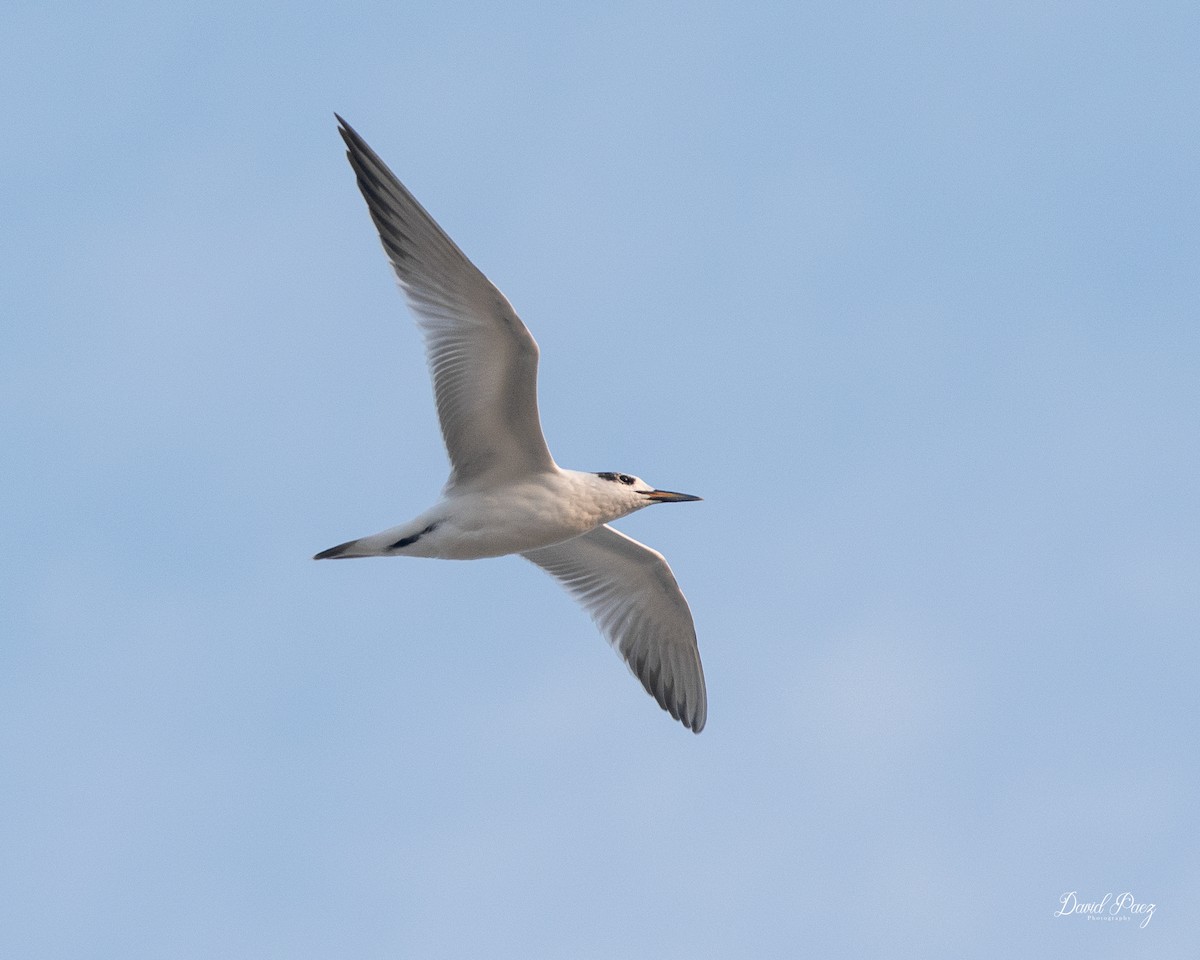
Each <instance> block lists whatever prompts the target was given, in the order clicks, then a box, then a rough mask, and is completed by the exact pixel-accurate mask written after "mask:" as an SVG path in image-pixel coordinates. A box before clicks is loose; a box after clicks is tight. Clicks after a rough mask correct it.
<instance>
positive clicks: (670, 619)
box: [313, 117, 708, 733]
mask: <svg viewBox="0 0 1200 960" xmlns="http://www.w3.org/2000/svg"><path fill="white" fill-rule="evenodd" d="M337 120H338V123H339V124H340V127H339V131H338V132H339V133H341V135H342V139H343V140H345V142H346V147H347V148H348V149H347V153H346V156H347V157H348V158H349V160H350V165H351V166H352V167H353V168H354V172H355V174H356V175H357V177H358V187H359V189H360V190H361V191H362V195H363V197H364V198H365V199H366V201H367V207H368V209H369V210H370V213H371V219H372V220H374V221H375V226H376V228H377V229H378V230H379V238H380V240H381V241H382V242H383V247H384V250H385V252H386V253H387V256H388V259H389V260H390V261H391V264H392V268H393V269H394V270H395V273H396V277H397V279H398V280H399V282H400V287H401V289H402V290H403V291H404V293H405V295H406V296H407V299H408V303H409V305H410V306H411V307H412V310H413V312H414V313H415V314H416V317H417V323H418V325H419V326H420V328H421V332H422V334H423V335H424V338H425V349H426V353H427V359H428V361H429V366H430V369H431V371H432V373H433V387H434V395H435V398H436V401H437V411H438V419H439V420H440V421H441V426H442V435H443V437H444V439H445V443H446V450H447V452H448V453H449V456H450V465H451V470H450V478H449V479H448V480H447V481H446V486H445V488H444V489H443V491H442V499H441V501H440V502H439V503H437V504H436V505H434V506H433V507H431V508H430V509H428V510H426V511H425V512H424V513H422V514H421V515H420V516H418V517H417V518H416V519H415V520H412V521H410V522H408V523H404V524H401V525H400V526H398V527H391V528H389V529H387V530H384V531H383V532H382V533H376V534H373V535H371V536H366V537H360V538H359V539H357V540H351V541H349V542H348V543H343V544H340V545H339V546H336V547H331V548H330V549H328V550H323V551H321V552H320V553H318V554H317V555H316V556H315V557H314V558H313V559H315V560H324V559H332V558H348V557H440V558H444V559H452V560H473V559H476V558H480V557H497V556H502V555H504V554H509V553H519V554H520V555H521V556H523V557H525V558H526V559H527V560H531V561H533V562H534V563H536V564H537V565H538V566H539V567H541V568H542V569H544V570H546V571H547V572H548V573H550V574H551V575H552V576H554V577H556V578H557V579H558V580H559V581H560V582H561V583H562V585H563V586H564V587H566V589H567V590H568V591H569V592H570V593H571V594H572V595H573V596H574V597H575V599H576V600H578V601H579V602H580V603H581V604H582V605H583V606H584V607H585V608H586V609H587V610H588V612H589V613H590V614H591V615H592V618H593V619H594V620H595V621H596V623H597V625H598V626H599V627H600V630H601V631H602V632H603V634H604V636H605V637H606V638H607V639H608V641H609V643H611V644H612V645H613V647H614V648H616V650H617V651H618V652H619V653H620V655H621V656H622V658H624V660H625V663H626V664H628V666H629V669H630V670H631V671H632V672H633V673H634V675H635V676H636V677H637V678H638V679H639V680H640V681H641V682H642V685H643V686H644V687H645V688H646V690H647V691H648V692H649V693H650V695H651V696H652V697H654V699H655V700H657V701H658V704H659V706H661V707H662V708H663V709H664V710H666V711H667V712H669V713H670V714H671V716H672V717H674V718H675V719H677V720H679V721H680V722H681V723H682V724H683V725H684V726H685V727H687V728H688V729H690V730H693V731H695V732H696V733H699V732H700V731H701V730H702V729H703V728H704V721H705V718H706V716H707V713H708V700H707V696H706V694H705V689H704V671H703V669H702V667H701V665H700V652H699V650H698V648H697V646H696V629H695V626H694V624H693V622H692V615H691V611H690V610H689V609H688V605H687V601H686V600H685V599H684V597H683V593H682V592H681V591H680V589H679V584H678V583H676V581H675V577H674V575H673V574H672V573H671V568H670V567H669V566H668V565H667V561H666V560H665V559H664V558H663V556H662V554H660V553H659V552H658V551H656V550H652V549H650V548H649V547H647V546H645V545H643V544H641V543H638V542H637V541H636V540H633V539H631V538H630V537H627V536H625V535H624V534H623V533H619V532H618V531H616V530H614V529H613V528H612V527H610V526H608V523H609V521H611V520H616V519H617V518H619V517H623V516H625V515H626V514H629V513H632V512H633V511H635V510H640V509H641V508H642V507H648V506H649V505H650V504H652V503H670V502H675V501H683V500H699V499H700V498H699V497H693V496H690V495H688V494H685V493H672V492H671V491H669V490H656V489H655V488H654V487H652V486H651V485H650V484H648V483H646V482H645V481H643V480H640V479H639V478H637V477H634V476H631V475H629V474H625V473H584V472H581V471H578V470H564V469H562V468H561V467H559V466H558V464H556V463H555V462H554V458H553V457H551V456H550V450H549V448H548V447H547V446H546V440H545V438H544V437H543V436H542V426H541V422H540V420H539V418H538V406H537V365H538V347H537V343H536V342H535V341H534V339H533V337H532V336H531V335H530V333H529V331H528V330H527V329H526V328H525V324H523V323H522V322H521V320H520V318H519V317H518V316H517V314H516V312H515V311H514V310H513V308H512V307H511V306H510V305H509V302H508V300H507V299H505V297H504V295H503V294H502V293H501V292H500V291H499V290H497V289H496V287H494V286H493V285H492V283H491V282H490V281H489V280H488V279H487V277H485V276H484V275H483V274H482V273H481V272H480V271H479V269H478V268H477V267H476V266H475V265H474V264H473V263H471V261H470V260H468V259H467V258H466V256H465V255H464V254H463V253H462V251H461V250H459V249H458V247H457V246H456V245H455V244H454V241H452V240H451V239H450V238H449V237H448V236H446V234H445V232H444V231H443V230H442V228H441V227H439V226H438V225H437V224H436V223H435V222H434V220H433V218H432V217H431V216H429V214H428V213H426V212H425V210H424V208H423V207H422V206H421V205H420V204H419V203H417V201H416V200H415V199H414V198H413V195H412V194H411V193H409V192H408V190H407V189H406V188H405V187H404V185H403V184H402V183H400V181H399V180H398V179H397V178H396V177H395V175H394V174H393V173H392V172H391V171H390V170H389V169H388V168H387V166H386V165H385V164H384V162H383V161H382V160H380V159H379V157H378V156H377V155H376V154H375V152H374V151H373V150H372V149H371V148H370V147H369V146H367V144H366V142H365V141H364V140H363V139H362V137H360V136H359V135H358V134H357V133H356V132H355V131H354V130H353V129H352V128H351V127H350V125H349V124H348V123H346V121H345V120H343V119H342V118H341V117H338V118H337Z"/></svg>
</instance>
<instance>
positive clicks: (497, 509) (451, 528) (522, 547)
mask: <svg viewBox="0 0 1200 960" xmlns="http://www.w3.org/2000/svg"><path fill="white" fill-rule="evenodd" d="M444 506H445V513H446V516H445V519H444V520H443V521H442V522H441V523H439V525H438V528H437V531H436V533H437V537H436V540H437V544H436V546H437V555H438V556H442V557H446V558H447V559H454V560H474V559H477V558H480V557H499V556H504V555H505V554H509V553H523V552H525V551H526V550H535V549H537V548H538V547H545V546H549V545H550V544H552V543H560V542H562V541H563V540H569V539H571V538H572V537H577V536H579V535H580V534H583V533H587V532H588V531H589V530H591V529H592V528H593V527H596V526H599V525H600V524H601V523H604V522H605V521H606V520H608V519H610V518H609V517H607V516H605V515H604V514H603V513H602V512H601V511H600V510H599V509H598V507H594V506H591V505H589V504H588V503H587V502H586V500H585V499H581V498H580V497H578V496H577V495H574V491H573V490H571V489H570V488H569V486H568V485H567V484H565V483H555V482H553V480H549V481H530V482H525V483H518V484H511V485H507V486H503V487H498V488H495V489H492V490H487V491H479V490H475V491H465V492H462V493H459V494H456V495H454V496H452V497H449V498H447V500H446V501H445V504H444Z"/></svg>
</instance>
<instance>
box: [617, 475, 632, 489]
mask: <svg viewBox="0 0 1200 960" xmlns="http://www.w3.org/2000/svg"><path fill="white" fill-rule="evenodd" d="M617 479H618V480H620V481H621V482H622V483H623V484H625V485H626V486H632V485H633V477H631V476H629V474H627V473H622V474H619V475H618V476H617Z"/></svg>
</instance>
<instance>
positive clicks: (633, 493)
mask: <svg viewBox="0 0 1200 960" xmlns="http://www.w3.org/2000/svg"><path fill="white" fill-rule="evenodd" d="M592 476H594V477H595V478H596V484H595V487H596V489H597V491H598V492H599V493H600V495H601V496H602V497H603V498H604V500H606V501H608V502H611V503H612V504H613V505H614V506H615V507H618V508H619V509H621V510H622V511H623V512H624V513H633V511H634V510H640V509H642V507H648V506H650V505H651V504H652V503H682V502H684V501H685V500H699V499H700V497H693V496H692V495H691V494H690V493H674V492H672V491H670V490H657V489H655V488H654V487H652V486H651V485H650V484H648V483H647V482H646V481H645V480H643V479H642V478H641V477H635V476H633V475H631V474H628V473H594V474H592Z"/></svg>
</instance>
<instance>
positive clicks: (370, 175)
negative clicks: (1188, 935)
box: [337, 117, 554, 486]
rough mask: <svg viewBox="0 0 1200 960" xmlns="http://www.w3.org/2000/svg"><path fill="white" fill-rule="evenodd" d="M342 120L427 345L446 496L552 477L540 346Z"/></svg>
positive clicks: (385, 244)
mask: <svg viewBox="0 0 1200 960" xmlns="http://www.w3.org/2000/svg"><path fill="white" fill-rule="evenodd" d="M337 119H338V122H339V123H340V124H341V126H340V128H339V131H338V132H339V133H341V135H342V139H343V140H345V141H346V147H347V148H348V149H347V153H346V156H347V157H348V158H349V159H350V165H351V166H352V167H354V172H355V174H356V175H357V177H358V187H359V189H360V190H361V191H362V195H363V197H364V198H365V199H366V201H367V207H368V208H369V209H370V212H371V219H372V220H374V221H375V226H376V228H378V230H379V239H380V240H382V241H383V247H384V250H385V251H386V252H387V255H388V259H389V260H391V263H392V268H393V269H394V270H395V271H396V277H397V278H398V279H399V281H400V286H401V288H402V289H403V290H404V293H405V294H406V295H407V297H408V302H409V304H410V305H411V306H412V309H413V311H414V312H415V313H416V315H417V322H418V324H419V326H420V328H421V331H422V333H423V334H424V336H425V349H426V352H427V354H428V359H429V367H430V369H431V371H432V373H433V389H434V395H435V397H436V400H437V410H438V418H439V419H440V420H441V424H442V435H443V437H444V438H445V441H446V450H447V452H448V453H449V455H450V464H451V467H452V470H451V474H450V480H449V482H448V484H447V486H453V485H455V484H461V483H469V482H472V481H475V480H478V479H480V478H486V479H487V480H488V481H489V482H495V481H502V480H505V479H509V478H513V477H519V476H523V475H526V474H529V473H538V472H544V471H548V470H552V469H554V460H553V458H552V457H551V456H550V451H549V449H548V448H547V447H546V440H545V438H544V437H543V436H542V425H541V421H540V420H539V418H538V407H537V365H538V347H537V343H536V342H535V341H534V339H533V336H532V335H531V334H530V333H529V331H528V330H527V329H526V328H525V324H523V323H522V322H521V319H520V317H518V316H517V314H516V312H515V311H514V310H513V308H512V306H511V305H510V304H509V302H508V300H506V299H505V297H504V294H502V293H501V292H500V291H499V290H497V289H496V288H495V287H494V286H493V285H492V283H491V282H490V281H489V280H488V279H487V277H485V276H484V275H483V274H482V273H480V271H479V269H478V268H477V267H476V266H475V265H474V264H473V263H471V261H470V260H468V259H467V258H466V256H465V255H464V254H463V252H462V251H461V250H459V249H458V247H457V246H456V245H455V244H454V241H453V240H451V239H450V238H449V237H448V236H446V234H445V232H444V231H443V230H442V228H441V227H439V226H438V225H437V224H436V223H435V222H434V220H433V218H432V217H431V216H430V215H429V214H428V213H426V212H425V210H424V208H422V206H421V205H420V204H419V203H417V201H416V199H414V197H413V195H412V194H411V193H409V192H408V190H407V189H406V188H405V186H404V185H403V184H402V183H401V182H400V181H399V180H397V179H396V176H395V174H393V173H392V171H391V170H389V169H388V168H387V165H386V164H384V162H383V161H382V160H380V159H379V157H378V155H377V154H376V153H375V151H374V150H372V149H371V148H370V147H368V146H367V144H366V142H365V141H364V140H363V139H362V137H360V136H359V135H358V134H357V133H356V132H355V131H354V130H353V128H351V127H350V125H349V124H348V123H346V121H345V120H343V119H342V118H341V117H338V118H337Z"/></svg>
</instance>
